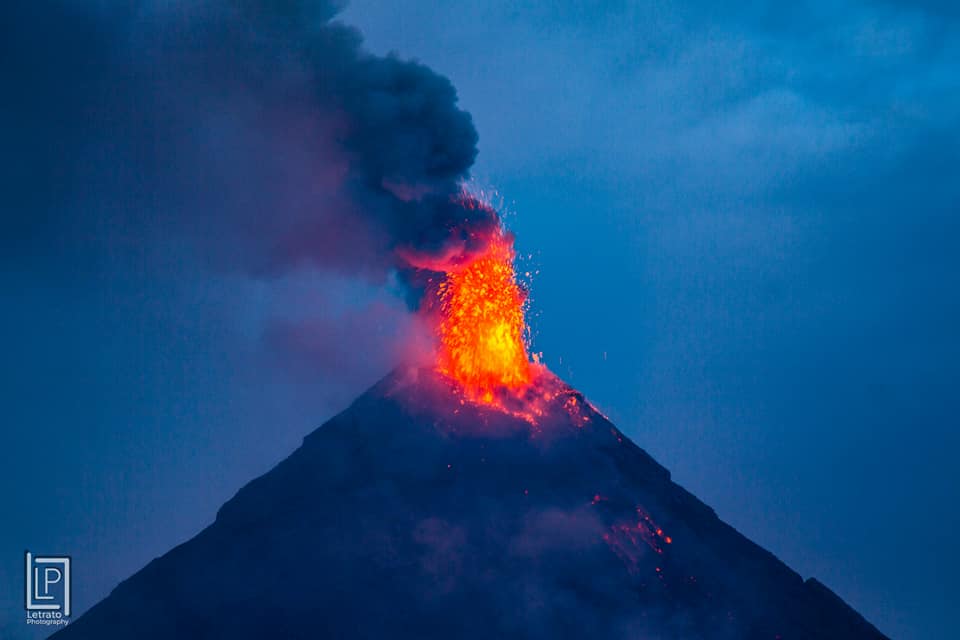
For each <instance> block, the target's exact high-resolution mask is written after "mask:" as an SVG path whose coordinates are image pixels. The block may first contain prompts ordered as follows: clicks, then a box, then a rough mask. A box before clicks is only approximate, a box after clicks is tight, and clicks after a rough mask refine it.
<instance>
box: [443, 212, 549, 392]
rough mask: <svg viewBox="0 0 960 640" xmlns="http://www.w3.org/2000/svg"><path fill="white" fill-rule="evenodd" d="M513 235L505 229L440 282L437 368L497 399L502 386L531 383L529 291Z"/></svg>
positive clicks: (515, 387)
mask: <svg viewBox="0 0 960 640" xmlns="http://www.w3.org/2000/svg"><path fill="white" fill-rule="evenodd" d="M513 260H514V250H513V238H512V237H510V235H509V234H507V233H506V232H504V231H503V230H502V229H501V230H498V231H497V232H496V234H495V235H494V236H493V237H492V238H491V239H490V241H489V243H488V245H487V248H486V250H485V251H484V252H483V253H482V254H480V255H479V256H478V257H476V258H474V259H473V260H471V261H470V262H468V263H466V264H464V265H462V266H459V267H457V268H456V269H454V270H451V271H448V272H447V274H446V279H445V280H444V282H442V283H441V284H440V286H439V297H440V325H439V333H440V336H439V337H440V345H439V353H438V359H437V368H438V369H439V370H440V372H441V373H443V374H445V375H447V376H449V377H451V378H453V379H454V380H456V381H457V382H458V383H459V384H460V386H461V387H462V388H463V390H464V391H465V392H466V393H467V395H468V396H470V397H471V398H472V399H473V400H476V401H479V402H486V403H494V402H495V394H496V392H497V391H498V390H500V389H504V388H505V389H511V390H518V389H523V388H525V387H526V386H528V385H529V384H530V382H531V380H532V378H533V369H532V364H531V362H530V359H529V357H528V356H527V344H526V336H527V325H526V321H525V320H524V304H525V299H526V296H525V294H524V291H523V289H522V288H521V287H520V285H519V284H518V282H517V278H516V273H515V271H514V267H513Z"/></svg>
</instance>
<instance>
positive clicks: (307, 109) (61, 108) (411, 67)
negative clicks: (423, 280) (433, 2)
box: [0, 0, 498, 280]
mask: <svg viewBox="0 0 960 640" xmlns="http://www.w3.org/2000/svg"><path fill="white" fill-rule="evenodd" d="M340 7H341V3H337V2H330V1H329V0H317V1H309V0H282V1H268V0H219V1H216V0H214V1H211V2H203V3H195V2H186V1H185V0H181V1H179V2H173V3H153V2H117V3H109V4H103V3H89V4H87V3H76V2H73V1H72V0H60V1H59V2H56V1H55V2H53V3H52V4H51V3H45V6H44V7H43V8H42V9H41V8H40V7H39V6H37V5H35V4H32V3H25V2H17V1H15V2H13V3H4V6H3V7H2V8H0V18H2V23H0V24H2V26H0V36H2V38H0V40H2V42H3V44H2V45H0V47H2V48H3V50H4V51H3V55H2V56H0V70H2V71H3V72H4V76H5V78H7V79H8V83H9V84H10V86H13V87H16V88H17V89H18V90H17V91H15V92H13V95H12V97H11V99H10V100H9V101H6V104H5V105H4V107H3V109H4V112H5V113H4V115H5V116H6V117H5V122H6V123H7V125H4V126H9V129H10V131H9V132H7V133H8V134H9V135H7V136H5V139H6V140H8V142H7V143H5V145H4V147H5V149H4V151H3V153H4V154H5V155H6V156H7V157H6V158H4V160H5V163H4V164H5V165H6V166H9V167H10V168H11V170H10V171H7V172H4V175H3V177H0V186H2V188H3V191H4V193H5V194H6V195H7V196H8V204H10V205H11V206H12V210H20V211H25V212H27V211H29V212H31V215H30V216H29V217H26V216H25V217H24V219H22V220H18V222H17V224H22V226H23V229H22V230H20V229H17V230H15V231H16V232H17V235H19V236H20V237H24V238H25V239H26V243H25V244H28V245H29V244H30V240H31V238H32V239H33V240H35V241H36V242H37V243H40V242H44V241H45V240H47V239H49V237H50V236H51V235H54V234H62V235H63V237H65V238H68V239H69V238H72V237H73V236H74V235H76V233H74V232H79V233H87V234H88V235H89V231H90V230H91V229H97V230H106V231H105V233H107V234H109V233H112V232H114V231H113V230H119V231H116V233H117V235H118V236H119V237H120V240H121V241H123V240H124V239H126V238H130V237H134V238H138V239H149V238H154V239H156V238H161V239H162V238H168V237H171V236H172V235H174V234H176V235H177V237H183V238H186V240H187V241H188V242H189V243H191V244H192V245H195V246H196V248H197V249H198V250H199V252H200V255H201V256H203V257H204V258H205V259H206V260H208V261H209V262H210V263H211V264H212V265H214V266H215V267H216V268H218V269H227V270H237V271H240V272H244V273H248V274H254V275H258V276H262V275H276V274H279V273H283V272H284V271H286V270H289V269H292V268H295V267H298V266H304V265H308V266H312V267H316V268H320V269H323V270H330V271H335V272H338V273H341V274H348V275H359V276H362V277H366V278H369V279H373V280H381V279H383V278H384V277H385V276H386V274H387V273H389V272H390V271H392V270H399V271H401V272H402V273H403V274H405V275H410V268H411V264H410V262H409V260H411V259H413V260H414V261H415V262H417V263H418V264H419V263H424V264H426V263H429V264H434V265H435V264H444V263H449V262H450V261H460V260H462V259H464V258H465V257H467V256H468V255H469V254H471V253H472V252H474V251H476V250H478V249H480V248H482V247H483V245H484V243H485V241H486V238H487V237H489V235H490V231H491V229H492V228H493V227H495V226H496V225H497V223H498V220H497V215H496V213H495V212H493V211H492V210H491V209H489V208H487V207H478V206H465V203H468V202H470V199H469V198H464V197H463V195H462V193H461V184H462V182H463V180H464V179H466V178H467V177H468V172H469V169H470V166H471V165H472V163H473V161H474V158H475V156H476V153H477V148H476V143H477V133H476V130H475V129H474V127H473V123H472V121H471V118H470V115H469V114H468V113H466V112H465V111H463V110H461V109H460V108H459V107H458V106H457V95H456V91H455V90H454V88H453V86H452V85H451V83H450V82H449V80H447V79H446V78H444V77H442V76H440V75H438V74H436V73H434V72H433V71H431V70H430V69H428V68H427V67H425V66H423V65H421V64H418V63H416V62H410V61H404V60H401V59H399V58H397V57H394V56H388V57H379V56H375V55H372V54H370V53H368V52H367V51H365V50H364V49H363V46H362V38H361V36H360V34H359V33H358V32H357V31H356V30H355V29H352V28H350V27H347V26H345V25H343V24H340V23H338V22H336V21H334V17H335V15H336V13H337V11H338V10H339V8H340ZM54 148H55V153H54V152H52V150H53V149H54ZM81 203H82V206H81ZM74 205H76V206H74ZM69 241H72V240H69ZM108 241H109V238H108ZM145 241H149V240H145Z"/></svg>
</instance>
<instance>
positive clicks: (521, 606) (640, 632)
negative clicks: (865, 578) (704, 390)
mask: <svg viewBox="0 0 960 640" xmlns="http://www.w3.org/2000/svg"><path fill="white" fill-rule="evenodd" d="M476 267H477V270H478V271H477V272H476V273H473V274H469V273H468V272H465V273H464V278H465V281H464V283H460V284H459V285H458V284H457V283H456V282H454V283H451V285H450V287H451V289H450V290H448V292H447V293H446V294H445V295H447V296H450V297H454V296H459V295H464V292H457V291H456V288H457V287H458V286H463V285H464V284H465V282H468V281H470V280H471V279H473V278H474V277H477V278H480V277H481V274H482V273H486V269H487V267H486V266H482V265H476ZM469 269H470V268H469V267H468V270H469ZM494 270H495V271H496V269H494ZM483 277H484V278H485V277H486V276H483ZM497 277H499V276H497ZM481 279H482V278H481ZM471 286H472V285H471ZM481 286H482V285H481ZM451 304H452V307H453V308H456V305H457V304H459V303H456V302H452V303H451ZM506 322H507V324H508V325H509V320H507V321H506ZM492 326H493V327H494V330H493V331H492V334H491V335H490V336H488V337H489V339H490V340H491V341H492V342H493V343H495V344H499V339H500V336H501V334H500V333H499V329H496V327H498V326H499V324H497V323H494V325H492ZM477 330H478V332H479V333H480V334H484V332H485V331H486V330H487V329H485V328H482V327H479V326H478V327H477ZM512 330H513V329H512V328H511V327H507V328H506V329H504V331H505V334H506V335H508V336H509V335H513V334H510V331H512ZM458 339H459V338H454V341H455V342H456V340H458ZM498 353H499V352H498ZM465 357H467V361H469V357H468V356H465ZM505 357H508V358H512V357H513V354H512V353H511V352H509V351H508V353H507V354H506V356H505ZM447 366H448V367H458V366H460V364H457V363H456V362H453V363H449V364H448V365H447ZM454 371H455V369H454ZM466 371H467V372H468V373H470V374H471V375H472V372H474V371H479V372H480V375H479V376H478V377H477V378H469V379H470V380H474V379H476V380H479V381H480V386H479V387H478V388H480V389H483V388H484V386H483V385H485V384H487V382H488V378H487V377H486V374H485V373H483V369H482V367H481V368H480V369H474V368H473V365H467V366H466ZM458 375H459V374H452V375H447V374H444V373H441V372H439V371H438V370H437V369H435V368H427V369H416V368H400V369H397V370H396V371H394V372H393V373H392V374H391V375H389V376H388V377H387V378H385V379H384V380H382V381H381V382H380V383H378V384H377V385H375V386H374V387H373V388H371V389H370V390H369V391H367V392H366V393H364V394H363V395H362V396H360V397H359V398H358V399H357V400H356V401H355V402H354V403H353V404H352V405H351V406H350V407H349V408H348V409H346V410H345V411H344V412H343V413H341V414H339V415H338V416H336V417H334V418H333V419H332V420H330V421H329V422H328V423H326V424H325V425H323V426H322V427H320V428H319V429H317V430H316V431H315V432H313V433H312V434H310V435H309V436H307V437H306V439H305V440H304V443H303V446H302V447H300V449H298V450H297V451H296V452H294V453H293V455H291V456H290V457H289V458H287V459H286V460H285V461H283V462H282V463H280V464H279V465H277V467H276V468H274V469H273V470H272V471H270V472H269V473H267V474H265V475H263V476H262V477H260V478H258V479H256V480H254V481H253V482H251V483H250V484H248V485H247V486H246V487H244V488H243V489H241V490H240V492H239V493H238V494H237V495H236V496H235V497H234V498H233V499H231V500H230V501H228V502H227V503H226V504H225V505H224V506H223V507H222V508H221V509H220V511H219V513H218V514H217V518H216V521H215V522H214V523H213V524H212V525H210V526H209V527H208V528H206V529H205V530H204V531H202V532H201V533H200V534H198V535H197V536H196V537H195V538H193V539H192V540H190V541H188V542H186V543H184V544H182V545H180V546H178V547H177V548H175V549H173V550H172V551H170V552H169V553H167V554H166V555H164V556H163V557H161V558H158V559H156V560H154V561H153V562H151V563H150V564H149V565H147V566H146V567H145V568H144V569H142V570H141V571H140V572H138V573H137V574H135V575H134V576H133V577H131V578H130V579H129V580H127V581H125V582H123V583H122V584H120V586H118V587H117V588H116V589H115V590H114V591H113V593H112V594H111V595H110V596H109V597H107V598H106V599H105V600H103V601H102V602H101V603H100V604H98V605H96V606H95V607H94V608H93V609H91V610H90V611H89V612H87V613H86V614H85V615H84V616H82V617H81V618H80V619H78V620H77V621H76V622H74V623H73V624H71V625H70V626H69V627H67V628H65V629H64V630H62V631H60V632H59V633H57V634H56V635H55V636H54V637H55V638H56V639H57V640H129V639H130V638H138V640H154V639H157V640H159V639H161V638H162V639H164V640H171V639H184V638H190V639H208V638H209V639H212V638H223V639H230V640H240V639H251V640H252V639H254V638H256V639H258V640H259V639H264V638H278V639H291V638H296V639H307V638H311V639H318V638H322V639H324V640H326V639H343V640H346V639H351V640H352V639H360V638H363V639H378V640H379V639H382V638H408V639H410V640H429V639H433V638H465V639H476V640H491V639H492V638H496V639H503V638H524V639H528V638H529V639H534V638H536V639H540V638H542V639H550V640H556V639H557V638H577V639H593V638H610V639H627V638H632V639H638V640H639V639H643V640H646V639H676V640H695V639H702V640H761V639H762V640H777V639H779V640H828V639H829V640H838V639H843V640H882V639H883V637H884V636H883V635H882V634H880V633H879V632H878V631H877V630H876V629H875V628H874V627H873V626H871V625H870V624H869V623H868V622H866V621H865V620H864V619H863V618H862V617H861V616H860V615H858V614H857V613H856V612H855V611H853V610H852V609H851V608H850V607H848V606H847V605H846V604H844V603H843V601H842V600H840V599H839V598H838V597H837V596H836V595H834V594H833V593H832V592H831V591H830V590H829V589H827V588H826V587H825V586H823V585H822V584H820V583H819V582H817V581H816V580H813V579H808V580H806V581H804V580H803V579H802V578H801V577H800V576H799V575H797V574H796V573H794V572H793V571H791V570H790V569H789V568H788V567H787V566H785V565H784V564H783V563H781V562H780V561H779V560H777V559H776V558H775V557H774V556H772V555H771V554H770V553H768V552H766V551H764V550H763V549H761V548H760V547H758V546H757V545H755V544H753V543H752V542H750V541H749V540H747V539H746V538H744V537H743V536H742V535H740V534H739V533H737V532H736V531H735V530H733V529H732V528H731V527H729V526H728V525H726V524H724V523H723V522H721V521H720V520H719V519H718V518H717V516H716V515H715V514H714V512H713V511H712V510H711V509H710V508H709V507H707V506H706V505H704V504H703V503H701V502H700V501H699V500H697V499H696V498H695V497H694V496H692V495H691V494H690V493H688V492H687V491H685V490H684V489H682V488H681V487H679V486H677V485H676V484H674V483H673V482H672V481H671V480H670V474H669V472H668V471H667V470H666V469H664V468H663V467H661V466H660V465H658V464H657V463H656V462H655V461H654V460H653V459H651V458H650V456H649V455H647V454H646V453H645V452H644V451H643V450H642V449H640V448H638V447H637V446H636V445H634V444H633V443H632V442H630V440H628V439H627V438H626V437H625V436H624V435H623V434H622V433H621V432H620V431H619V430H617V429H616V427H614V426H613V425H612V424H611V423H610V422H608V421H607V420H606V419H605V418H604V417H603V416H602V415H600V414H599V413H598V412H596V411H595V410H594V409H593V408H592V407H591V405H590V404H589V403H588V402H587V401H586V400H585V399H584V398H583V396H582V395H580V394H579V393H578V392H576V391H575V390H573V389H571V388H569V387H568V386H566V385H564V384H563V383H562V382H561V381H560V380H558V379H556V378H555V377H554V376H553V375H552V374H550V373H549V372H547V371H545V370H543V369H542V368H540V369H538V373H537V377H536V379H535V381H534V382H533V384H532V385H531V386H530V388H529V389H528V390H527V391H526V393H527V394H530V393H533V395H534V397H535V399H536V403H535V404H536V412H535V416H536V419H535V420H530V419H528V418H529V415H530V414H528V413H524V412H519V413H517V412H514V411H512V410H511V408H510V407H508V406H498V405H491V404H488V403H486V402H484V401H483V398H482V397H481V398H480V400H479V401H473V400H471V399H470V398H471V395H470V393H471V392H470V391H469V390H465V389H464V388H463V387H461V386H460V382H459V380H460V378H458V377H457V376H458ZM510 380H513V379H512V378H511V379H510ZM497 382H498V384H499V383H500V382H501V381H497ZM533 390H536V392H535V393H534V391H533ZM508 395H509V394H508ZM516 401H517V402H534V401H533V400H530V401H524V400H522V399H521V398H520V397H518V398H517V400H516Z"/></svg>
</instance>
